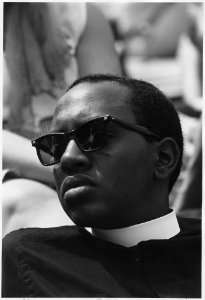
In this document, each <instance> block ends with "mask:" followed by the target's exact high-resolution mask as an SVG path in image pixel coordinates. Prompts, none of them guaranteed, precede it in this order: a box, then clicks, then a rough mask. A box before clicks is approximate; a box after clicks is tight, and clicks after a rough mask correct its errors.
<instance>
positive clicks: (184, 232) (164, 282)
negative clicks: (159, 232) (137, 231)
mask: <svg viewBox="0 0 205 300" xmlns="http://www.w3.org/2000/svg"><path fill="white" fill-rule="evenodd" d="M178 221H179V226H180V233H179V234H177V235H176V236H174V237H173V238H171V239H168V240H150V241H147V242H142V243H141V248H142V252H143V259H144V267H145V273H146V274H147V278H148V281H149V282H150V285H151V286H152V288H153V289H154V290H156V291H158V294H159V295H160V297H162V298H163V297H169V296H170V291H172V297H173V295H174V296H176V297H179V295H180V297H200V291H201V222H200V220H194V219H179V220H178Z"/></svg>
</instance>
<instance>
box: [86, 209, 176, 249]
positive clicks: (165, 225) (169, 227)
mask: <svg viewBox="0 0 205 300" xmlns="http://www.w3.org/2000/svg"><path fill="white" fill-rule="evenodd" d="M179 232H180V228H179V224H178V221H177V218H176V214H175V212H174V211H171V212H170V213H168V214H167V215H165V216H162V217H160V218H157V219H154V220H151V221H148V222H144V223H140V224H137V225H133V226H129V227H124V228H119V229H109V230H104V229H98V228H92V234H93V235H94V236H95V237H98V238H100V239H103V240H106V241H109V242H112V243H115V244H119V245H122V246H125V247H132V246H135V245H137V244H138V243H139V242H142V241H147V240H157V239H170V238H171V237H173V236H175V235H176V234H178V233H179Z"/></svg>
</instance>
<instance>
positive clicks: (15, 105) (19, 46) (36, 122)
mask: <svg viewBox="0 0 205 300" xmlns="http://www.w3.org/2000/svg"><path fill="white" fill-rule="evenodd" d="M98 72H109V73H112V74H117V75H119V74H121V67H120V63H119V60H118V57H117V54H116V52H115V49H114V41H113V37H112V33H111V30H110V28H109V26H108V22H107V21H106V20H105V18H104V17H103V15H102V14H101V12H100V11H99V9H98V8H97V7H96V6H95V5H93V4H89V3H88V4H85V3H75V4H74V3H66V2H65V3H18V2H15V3H4V99H3V100H4V130H3V167H4V169H6V171H5V172H4V179H3V180H4V184H3V187H2V191H3V234H5V233H7V232H9V231H11V230H14V229H17V228H20V227H27V226H42V227H44V226H51V225H52V226H53V225H54V224H56V225H62V224H64V223H66V224H67V223H68V222H69V219H68V218H67V216H66V215H65V214H64V213H63V212H62V210H61V209H59V203H58V201H57V195H56V192H55V190H54V189H53V187H54V180H53V175H52V171H51V168H42V166H41V165H40V164H39V162H38V160H37V158H36V156H35V154H34V152H33V151H32V149H31V147H30V140H29V139H31V138H34V137H36V136H39V135H41V134H45V133H46V132H48V130H49V128H50V121H51V118H52V115H53V111H54V108H55V105H56V103H57V100H58V98H59V97H60V96H61V95H62V94H63V93H64V92H65V89H66V88H67V86H68V85H69V84H70V83H71V82H72V81H73V80H74V79H76V78H77V77H78V76H79V75H85V74H88V73H98ZM11 179H12V180H11ZM45 211H46V212H47V213H46V214H45ZM43 212H44V213H43Z"/></svg>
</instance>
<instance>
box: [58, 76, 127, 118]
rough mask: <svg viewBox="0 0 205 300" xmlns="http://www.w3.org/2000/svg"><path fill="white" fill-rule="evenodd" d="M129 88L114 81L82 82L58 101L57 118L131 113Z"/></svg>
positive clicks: (119, 115) (120, 115)
mask: <svg viewBox="0 0 205 300" xmlns="http://www.w3.org/2000/svg"><path fill="white" fill-rule="evenodd" d="M128 94H129V91H128V88H126V87H124V86H122V85H120V84H118V83H113V82H107V81H106V82H98V83H81V84H78V85H77V86H75V87H73V88H72V89H71V90H69V91H68V92H67V93H66V94H65V95H64V96H63V97H62V98H61V99H60V100H59V102H58V105H57V108H56V112H55V118H58V119H61V120H66V119H74V118H75V119H76V118H77V119H79V120H81V121H86V119H89V118H92V117H95V116H100V115H106V114H111V115H113V114H114V116H116V117H122V114H123V115H124V116H125V115H126V114H127V113H128V114H130V113H131V109H130V106H129V105H128V104H127V101H126V100H127V98H128Z"/></svg>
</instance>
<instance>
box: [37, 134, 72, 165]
mask: <svg viewBox="0 0 205 300" xmlns="http://www.w3.org/2000/svg"><path fill="white" fill-rule="evenodd" d="M65 147H66V141H65V137H64V136H63V135H57V134H56V135H55V134H54V135H48V136H45V137H44V138H43V139H41V140H40V141H39V143H38V150H39V154H40V157H41V160H42V161H43V163H44V164H45V165H52V164H54V163H56V162H57V161H59V160H60V158H61V156H62V154H63V152H64V151H65Z"/></svg>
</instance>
